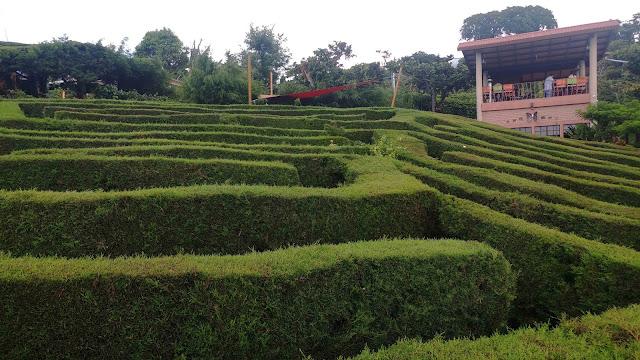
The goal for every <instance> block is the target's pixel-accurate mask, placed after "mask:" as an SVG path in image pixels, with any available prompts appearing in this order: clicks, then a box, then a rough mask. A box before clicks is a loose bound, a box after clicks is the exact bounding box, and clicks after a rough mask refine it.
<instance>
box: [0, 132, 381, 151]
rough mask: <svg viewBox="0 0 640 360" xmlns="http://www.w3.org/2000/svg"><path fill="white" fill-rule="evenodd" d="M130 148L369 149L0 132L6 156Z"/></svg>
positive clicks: (1, 147)
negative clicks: (32, 151) (39, 151)
mask: <svg viewBox="0 0 640 360" xmlns="http://www.w3.org/2000/svg"><path fill="white" fill-rule="evenodd" d="M132 145H195V146H221V147H226V148H232V149H245V150H265V151H278V152H286V153H300V154H303V153H304V154H307V153H317V152H329V153H336V154H368V153H369V148H368V147H367V146H361V145H349V146H343V145H328V146H316V145H288V144H233V143H210V142H200V141H185V140H169V139H98V138H93V139H92V138H70V137H47V136H34V135H30V136H28V135H16V134H5V133H1V132H0V154H8V153H10V152H13V151H19V150H27V149H36V148H53V149H60V148H99V147H113V146H132Z"/></svg>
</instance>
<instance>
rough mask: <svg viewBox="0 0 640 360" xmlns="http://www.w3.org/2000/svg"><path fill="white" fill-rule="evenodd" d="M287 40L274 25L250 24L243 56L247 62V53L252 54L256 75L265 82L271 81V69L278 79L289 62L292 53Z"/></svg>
mask: <svg viewBox="0 0 640 360" xmlns="http://www.w3.org/2000/svg"><path fill="white" fill-rule="evenodd" d="M286 42H287V38H286V37H285V36H284V34H279V33H276V32H275V31H274V27H273V26H253V24H251V25H250V27H249V32H247V34H246V36H245V39H244V43H245V45H246V49H245V50H244V52H243V53H242V54H241V55H242V56H241V57H242V59H243V63H245V64H246V57H247V54H248V53H249V52H250V53H251V54H252V59H251V64H252V66H253V73H254V77H255V78H257V79H258V80H260V81H262V83H263V84H267V83H268V82H269V72H270V71H273V72H274V78H275V79H277V78H278V75H279V74H280V72H281V70H283V69H284V67H285V66H286V65H287V64H288V63H289V59H290V58H291V55H290V53H289V49H288V48H287V47H286V45H285V43H286Z"/></svg>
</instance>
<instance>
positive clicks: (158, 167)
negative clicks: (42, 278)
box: [0, 154, 300, 191]
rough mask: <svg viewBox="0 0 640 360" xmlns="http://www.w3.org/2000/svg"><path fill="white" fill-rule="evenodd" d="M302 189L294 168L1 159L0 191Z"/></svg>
mask: <svg viewBox="0 0 640 360" xmlns="http://www.w3.org/2000/svg"><path fill="white" fill-rule="evenodd" d="M216 183H218V184H220V183H224V184H265V185H280V186H295V185H300V179H299V177H298V172H297V170H296V168H295V167H293V166H292V165H288V164H284V163H278V162H257V161H238V160H223V159H213V160H201V159H197V160H194V159H172V158H166V157H114V156H92V155H71V154H64V155H5V156H0V189H5V190H16V189H40V190H54V191H66V190H76V191H82V190H96V189H103V190H127V189H139V188H151V187H169V186H183V185H195V184H216Z"/></svg>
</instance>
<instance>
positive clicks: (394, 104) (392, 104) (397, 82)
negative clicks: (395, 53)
mask: <svg viewBox="0 0 640 360" xmlns="http://www.w3.org/2000/svg"><path fill="white" fill-rule="evenodd" d="M401 77H402V65H400V71H398V77H397V78H396V87H395V88H393V97H392V98H391V107H396V97H397V96H398V90H399V89H400V78H401Z"/></svg>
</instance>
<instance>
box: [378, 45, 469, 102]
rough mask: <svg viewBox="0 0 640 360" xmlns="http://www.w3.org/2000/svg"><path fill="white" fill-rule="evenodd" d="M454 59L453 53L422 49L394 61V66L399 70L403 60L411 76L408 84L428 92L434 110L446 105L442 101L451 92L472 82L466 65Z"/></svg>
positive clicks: (407, 72) (420, 90) (405, 69)
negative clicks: (428, 52) (455, 63)
mask: <svg viewBox="0 0 640 360" xmlns="http://www.w3.org/2000/svg"><path fill="white" fill-rule="evenodd" d="M452 60H453V56H452V55H449V56H445V57H441V56H439V55H434V54H427V53H425V52H422V51H420V52H417V53H414V54H413V55H411V56H405V57H403V58H401V59H399V60H396V61H393V62H390V68H392V69H394V70H395V69H396V68H399V66H400V64H403V66H404V73H405V74H406V75H407V77H408V80H407V86H408V87H410V88H413V89H415V90H417V91H419V92H421V93H422V94H425V95H428V96H429V97H430V100H431V106H430V108H431V111H438V110H441V109H442V104H443V103H444V102H445V101H446V99H447V96H449V94H450V93H452V92H454V91H457V90H465V89H468V88H469V87H470V86H471V77H470V75H469V70H468V69H467V67H466V65H465V64H464V63H463V62H459V63H458V65H457V66H455V67H454V66H453V65H452V63H451V62H452Z"/></svg>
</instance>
